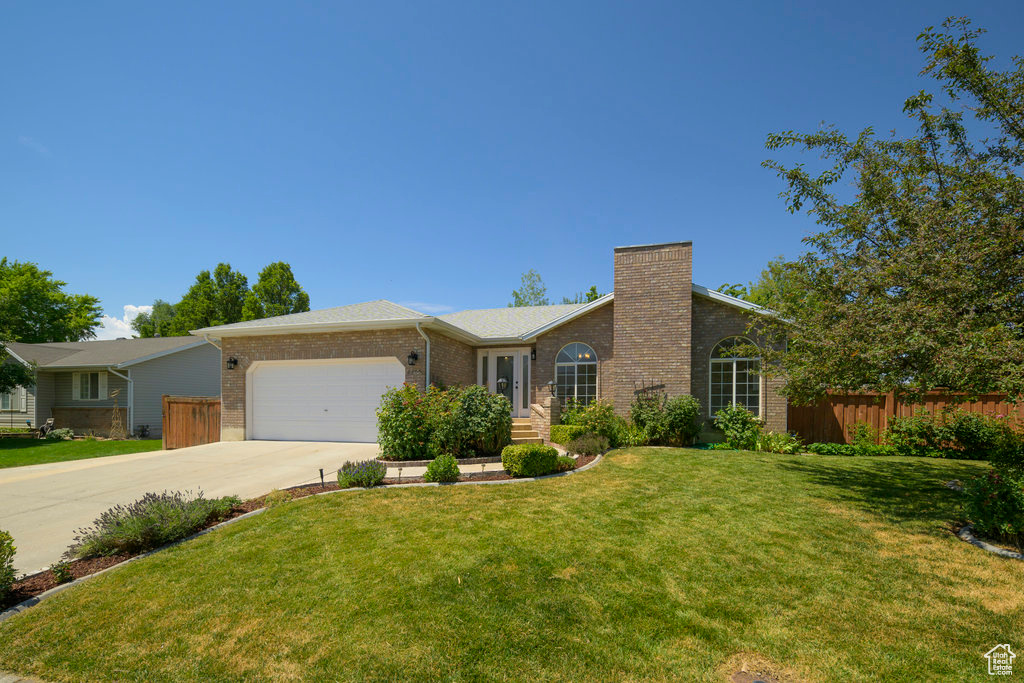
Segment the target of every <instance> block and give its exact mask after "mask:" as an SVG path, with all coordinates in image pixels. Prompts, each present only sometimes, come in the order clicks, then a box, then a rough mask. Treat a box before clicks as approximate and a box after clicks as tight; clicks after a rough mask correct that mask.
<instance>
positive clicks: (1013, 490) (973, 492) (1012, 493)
mask: <svg viewBox="0 0 1024 683" xmlns="http://www.w3.org/2000/svg"><path fill="white" fill-rule="evenodd" d="M964 499H965V502H964V513H965V515H966V516H967V519H968V521H970V523H971V524H973V525H974V528H975V530H976V531H977V532H978V533H979V534H980V535H982V536H985V537H987V538H991V539H993V540H996V541H1000V542H1003V543H1008V544H1011V545H1014V546H1016V547H1017V548H1018V549H1020V550H1024V479H1020V478H1016V477H1011V476H1006V475H1004V474H1001V473H999V472H996V471H995V470H992V471H990V472H988V473H987V474H983V475H981V476H979V477H976V478H974V479H972V480H969V481H967V482H966V483H965V484H964Z"/></svg>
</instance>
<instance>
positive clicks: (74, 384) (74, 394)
mask: <svg viewBox="0 0 1024 683" xmlns="http://www.w3.org/2000/svg"><path fill="white" fill-rule="evenodd" d="M93 374H95V375H97V376H98V377H97V379H96V381H97V383H98V384H99V387H98V389H97V391H96V398H89V397H85V398H82V394H81V391H82V375H93ZM89 389H90V393H92V391H91V390H92V382H91V381H90V383H89ZM107 398H108V396H107V372H106V371H105V370H89V371H85V372H73V373H71V400H72V401H81V402H83V403H95V402H98V401H105V400H107Z"/></svg>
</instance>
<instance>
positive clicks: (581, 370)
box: [555, 342, 597, 405]
mask: <svg viewBox="0 0 1024 683" xmlns="http://www.w3.org/2000/svg"><path fill="white" fill-rule="evenodd" d="M555 395H556V396H558V398H559V399H560V400H561V401H562V404H563V405H564V404H565V403H566V402H567V401H568V400H570V399H572V400H574V401H576V402H577V403H579V404H580V405H588V404H589V403H590V402H591V401H593V400H594V399H595V398H597V354H596V353H594V349H592V348H590V347H589V346H587V345H586V344H582V343H580V342H572V343H571V344H566V345H565V346H563V347H562V350H561V351H559V352H558V355H557V356H555Z"/></svg>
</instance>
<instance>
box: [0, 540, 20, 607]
mask: <svg viewBox="0 0 1024 683" xmlns="http://www.w3.org/2000/svg"><path fill="white" fill-rule="evenodd" d="M15 550H16V549H15V547H14V537H13V536H11V535H10V534H9V533H7V532H6V531H4V530H3V529H0V598H3V597H6V595H7V593H8V591H10V590H11V586H13V585H14V551H15Z"/></svg>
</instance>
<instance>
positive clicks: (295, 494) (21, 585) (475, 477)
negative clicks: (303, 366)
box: [0, 455, 597, 611]
mask: <svg viewBox="0 0 1024 683" xmlns="http://www.w3.org/2000/svg"><path fill="white" fill-rule="evenodd" d="M596 457H597V456H594V455H581V456H580V457H579V458H577V460H576V467H577V468H579V467H583V466H584V465H587V464H589V463H591V462H593V461H594V459H595V458H596ZM514 478H515V477H510V476H509V475H508V474H506V473H505V472H477V473H471V474H463V475H462V477H461V481H505V480H508V479H514ZM423 482H424V480H423V477H402V478H401V479H399V478H398V477H388V478H386V479H385V480H384V484H385V485H389V484H421V483H423ZM340 489H341V487H340V486H339V485H338V482H336V481H335V482H331V483H325V484H324V485H322V486H321V485H320V484H305V485H303V486H294V487H292V488H289V489H283V492H286V493H287V494H288V498H287V500H297V499H299V498H306V497H307V496H313V495H316V494H318V493H324V492H327V491H338V490H340ZM268 497H270V498H272V499H273V498H279V500H281V501H283V500H285V499H284V498H283V497H281V493H268V494H265V495H262V496H259V497H258V498H250V499H249V500H244V501H242V502H241V504H239V505H236V506H235V507H233V508H231V512H230V513H228V515H227V517H225V518H224V519H219V520H217V521H215V522H211V523H210V524H208V525H206V527H204V528H207V529H208V528H210V527H211V526H216V525H217V524H220V523H221V522H225V521H227V520H229V519H234V518H235V517H239V516H241V515H244V514H246V513H247V512H252V511H253V510H258V509H260V508H263V507H266V506H267V498H268ZM200 531H201V530H200ZM137 554H141V553H136V554H124V555H110V556H108V557H90V558H88V559H85V560H72V561H70V562H68V569H69V570H70V572H71V576H72V578H73V579H80V578H82V577H83V576H89V575H90V574H95V573H96V572H98V571H102V570H104V569H106V568H107V567H113V566H114V565H115V564H121V563H122V562H124V561H125V560H129V559H131V558H133V557H135V555H137ZM58 585H60V584H58V583H57V580H56V579H54V578H53V573H52V572H51V571H50V570H49V569H45V570H43V571H41V572H38V573H36V574H32V575H30V576H26V577H24V578H21V579H19V580H17V581H15V582H14V585H13V586H12V587H11V590H10V591H9V592H8V593H7V595H6V596H5V597H2V598H0V611H2V610H5V609H7V608H8V607H13V606H14V605H17V604H18V603H20V602H24V601H25V600H28V599H29V598H33V597H35V596H37V595H40V594H41V593H45V592H46V591H48V590H50V589H51V588H56V587H57V586H58Z"/></svg>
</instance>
